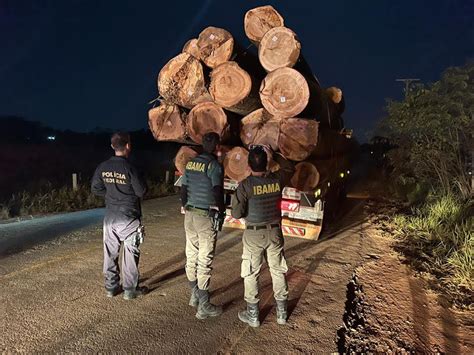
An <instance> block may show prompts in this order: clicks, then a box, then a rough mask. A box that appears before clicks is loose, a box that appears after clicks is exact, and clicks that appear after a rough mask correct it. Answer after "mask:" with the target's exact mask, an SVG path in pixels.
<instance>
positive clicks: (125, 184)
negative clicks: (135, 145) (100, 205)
mask: <svg viewBox="0 0 474 355" xmlns="http://www.w3.org/2000/svg"><path fill="white" fill-rule="evenodd" d="M111 145H112V148H113V149H114V151H115V156H113V157H111V158H110V159H108V160H106V161H104V162H103V163H101V164H100V165H99V166H98V167H97V169H96V171H95V173H94V176H93V178H92V183H91V190H92V192H93V193H94V194H95V195H97V196H103V197H105V217H104V277H105V289H106V291H107V296H108V297H114V296H115V295H117V294H118V293H120V285H119V282H120V271H119V267H118V260H119V252H120V246H121V245H122V246H123V250H124V252H123V258H122V274H123V280H122V286H123V289H124V294H123V298H124V299H126V300H130V299H133V298H135V297H137V296H140V295H142V294H143V293H144V292H145V291H146V289H145V288H140V287H137V286H138V276H139V273H138V260H139V258H140V250H139V248H138V247H139V245H140V240H141V232H140V228H141V222H140V217H141V215H142V211H141V205H140V199H141V198H142V197H143V195H144V194H145V191H146V184H145V181H144V180H143V178H142V176H141V175H140V174H139V173H138V171H137V169H136V168H135V166H133V165H132V164H131V163H130V161H129V160H128V157H129V155H130V152H131V149H132V148H131V142H130V135H129V134H128V133H125V132H117V133H114V134H113V135H112V138H111Z"/></svg>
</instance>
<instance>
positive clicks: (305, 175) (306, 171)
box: [291, 162, 319, 191]
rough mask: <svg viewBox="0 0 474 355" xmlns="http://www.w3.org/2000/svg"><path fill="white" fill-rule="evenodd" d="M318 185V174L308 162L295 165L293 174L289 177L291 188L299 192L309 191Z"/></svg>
mask: <svg viewBox="0 0 474 355" xmlns="http://www.w3.org/2000/svg"><path fill="white" fill-rule="evenodd" d="M318 183H319V172H318V169H317V168H316V166H315V165H314V164H312V163H309V162H301V163H298V164H296V166H295V173H294V174H293V176H292V177H291V186H293V187H294V188H297V189H298V190H300V191H311V190H312V189H314V188H315V187H316V186H318Z"/></svg>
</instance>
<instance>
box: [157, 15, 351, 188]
mask: <svg viewBox="0 0 474 355" xmlns="http://www.w3.org/2000/svg"><path fill="white" fill-rule="evenodd" d="M243 27H244V31H245V34H246V36H247V37H248V39H249V40H250V42H251V46H252V45H253V46H255V48H254V49H257V51H255V50H254V51H253V52H252V48H250V47H249V48H247V49H246V50H244V49H243V48H244V47H241V46H239V44H238V43H236V40H235V38H234V37H233V36H232V34H231V33H230V32H229V31H227V30H225V29H223V28H217V27H212V26H211V27H207V28H205V29H204V30H203V31H202V32H201V33H200V34H199V36H198V37H197V38H192V39H190V40H189V41H187V42H186V44H185V45H184V47H183V50H182V53H179V54H177V55H176V56H175V57H174V58H171V59H170V60H169V61H168V63H167V64H166V65H165V66H164V67H163V68H162V69H161V70H160V72H159V75H158V80H157V81H158V91H159V98H158V100H155V106H156V107H153V108H151V109H150V111H149V126H150V130H151V132H152V133H153V136H154V137H155V139H156V140H158V141H174V142H179V143H181V144H183V146H182V147H181V149H180V150H179V152H178V154H177V156H176V160H175V165H176V168H177V170H178V171H180V172H181V173H182V172H183V169H184V166H185V165H186V162H187V161H188V160H189V159H191V158H192V157H194V156H195V155H197V154H198V152H199V151H200V147H199V145H200V144H201V141H202V136H203V135H204V134H205V133H207V132H210V131H213V132H217V133H218V134H219V135H220V136H221V141H222V144H226V145H228V146H227V147H225V148H223V149H222V151H221V152H220V160H221V161H222V162H223V165H224V172H225V174H226V176H227V177H229V178H231V179H233V180H236V181H241V180H242V179H244V178H245V177H246V176H248V175H249V168H248V166H247V157H248V150H247V149H248V148H249V146H251V145H255V144H258V145H264V146H266V147H267V149H268V152H270V157H269V168H270V169H272V170H274V169H277V168H278V164H277V163H275V161H274V160H273V159H272V155H273V154H279V155H280V156H283V157H284V158H286V159H287V160H289V161H291V162H293V164H294V166H295V173H294V176H293V178H292V179H291V184H292V185H293V187H295V188H297V189H299V190H302V191H305V190H311V189H314V188H315V187H316V186H317V185H318V183H319V182H320V181H322V180H324V179H325V176H324V174H325V173H326V171H327V169H331V167H332V165H331V161H330V158H331V156H332V154H333V152H339V151H340V150H344V149H347V146H339V143H340V142H339V140H340V138H339V137H338V136H340V131H341V130H342V129H343V128H344V125H343V120H342V113H343V111H344V107H345V103H344V97H343V94H342V91H341V90H340V89H339V88H336V87H329V88H326V89H325V88H322V87H321V86H320V83H319V81H318V80H317V79H316V77H315V76H314V74H313V72H312V71H311V69H310V67H309V65H308V64H307V62H306V60H305V59H304V57H303V55H302V49H303V48H302V44H301V43H300V41H299V39H298V37H297V34H296V32H297V31H296V32H295V31H294V29H291V28H289V27H287V24H285V22H284V18H283V16H281V14H279V13H278V12H277V11H276V10H275V9H274V8H273V7H272V6H261V7H257V8H254V9H251V10H249V11H247V13H246V14H245V16H244V24H243ZM323 135H324V136H323ZM345 144H347V143H345ZM342 145H344V144H342Z"/></svg>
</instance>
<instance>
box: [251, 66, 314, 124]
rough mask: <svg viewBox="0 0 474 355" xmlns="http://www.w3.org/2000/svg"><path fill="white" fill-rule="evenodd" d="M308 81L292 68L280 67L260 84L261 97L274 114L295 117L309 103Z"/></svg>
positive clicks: (266, 107) (265, 105)
mask: <svg viewBox="0 0 474 355" xmlns="http://www.w3.org/2000/svg"><path fill="white" fill-rule="evenodd" d="M309 97H310V92H309V87H308V83H307V82H306V79H305V78H304V76H303V75H301V74H300V73H299V72H297V71H296V70H294V69H292V68H280V69H277V70H275V71H273V72H271V73H270V74H268V75H267V76H266V77H265V79H264V80H263V81H262V84H261V86H260V99H261V100H262V105H263V107H265V109H266V110H267V111H268V112H270V114H272V115H273V116H278V117H295V116H297V115H298V114H299V113H301V112H302V111H303V110H304V108H305V107H306V106H307V105H308V100H309Z"/></svg>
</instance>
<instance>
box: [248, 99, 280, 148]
mask: <svg viewBox="0 0 474 355" xmlns="http://www.w3.org/2000/svg"><path fill="white" fill-rule="evenodd" d="M280 122H281V118H278V117H275V116H272V115H270V113H268V111H266V110H265V109H264V108H261V109H258V110H256V111H253V112H252V113H250V114H249V115H247V116H246V117H244V118H243V119H242V121H241V129H240V139H241V140H242V143H243V144H244V145H245V146H246V147H248V146H249V145H250V144H259V145H266V146H269V147H270V148H271V149H272V150H274V151H276V150H278V137H279V135H280Z"/></svg>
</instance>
